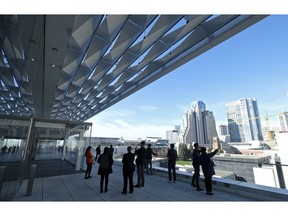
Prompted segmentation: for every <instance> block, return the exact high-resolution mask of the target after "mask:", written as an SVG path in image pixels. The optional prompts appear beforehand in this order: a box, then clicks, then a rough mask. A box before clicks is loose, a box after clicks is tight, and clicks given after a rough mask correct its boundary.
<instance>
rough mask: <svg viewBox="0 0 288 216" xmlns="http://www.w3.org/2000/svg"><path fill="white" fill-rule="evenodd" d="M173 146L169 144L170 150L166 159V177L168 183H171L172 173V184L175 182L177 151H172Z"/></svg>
mask: <svg viewBox="0 0 288 216" xmlns="http://www.w3.org/2000/svg"><path fill="white" fill-rule="evenodd" d="M174 147H175V145H174V144H173V143H172V144H170V149H169V150H168V152H167V158H168V177H169V183H171V182H172V174H171V171H172V172H173V182H174V183H175V182H176V168H175V166H176V159H177V156H178V155H177V151H176V150H175V149H174Z"/></svg>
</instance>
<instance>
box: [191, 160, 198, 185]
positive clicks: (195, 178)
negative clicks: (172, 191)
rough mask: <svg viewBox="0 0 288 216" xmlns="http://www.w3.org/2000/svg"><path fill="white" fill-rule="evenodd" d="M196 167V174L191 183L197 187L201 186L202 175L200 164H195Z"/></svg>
mask: <svg viewBox="0 0 288 216" xmlns="http://www.w3.org/2000/svg"><path fill="white" fill-rule="evenodd" d="M193 167H194V174H193V176H192V182H191V184H192V185H193V186H196V187H197V188H200V186H199V177H200V166H197V165H195V166H194V165H193Z"/></svg>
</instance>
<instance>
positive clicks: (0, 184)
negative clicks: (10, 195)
mask: <svg viewBox="0 0 288 216" xmlns="http://www.w3.org/2000/svg"><path fill="white" fill-rule="evenodd" d="M5 169H6V166H1V167H0V194H1V191H2V187H3V180H4V173H5Z"/></svg>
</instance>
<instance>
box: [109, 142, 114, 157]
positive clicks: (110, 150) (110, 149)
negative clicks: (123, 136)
mask: <svg viewBox="0 0 288 216" xmlns="http://www.w3.org/2000/svg"><path fill="white" fill-rule="evenodd" d="M109 154H110V155H111V157H112V158H113V154H114V148H113V145H110V148H109Z"/></svg>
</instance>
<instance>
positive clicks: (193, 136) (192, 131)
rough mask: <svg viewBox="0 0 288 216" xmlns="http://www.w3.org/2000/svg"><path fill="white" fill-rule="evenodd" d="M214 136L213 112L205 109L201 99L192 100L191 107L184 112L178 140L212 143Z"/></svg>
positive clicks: (215, 132) (215, 134)
mask: <svg viewBox="0 0 288 216" xmlns="http://www.w3.org/2000/svg"><path fill="white" fill-rule="evenodd" d="M215 136H217V131H216V124H215V119H214V115H213V113H212V112H211V111H209V110H206V105H205V104H204V103H203V102H202V101H193V102H192V105H191V109H190V110H187V111H186V112H185V114H184V118H183V129H182V131H181V134H180V142H182V143H187V144H188V143H193V142H198V143H199V144H200V145H201V144H212V143H213V137H215Z"/></svg>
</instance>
